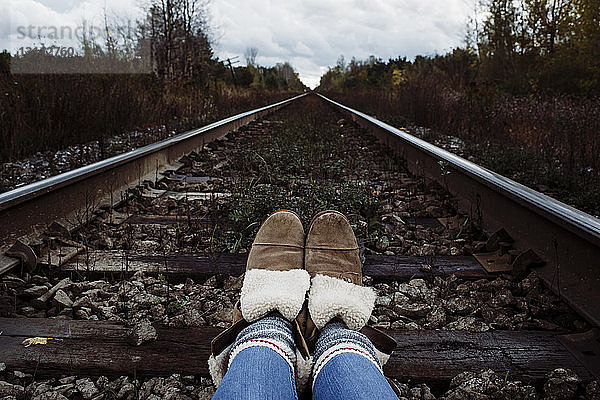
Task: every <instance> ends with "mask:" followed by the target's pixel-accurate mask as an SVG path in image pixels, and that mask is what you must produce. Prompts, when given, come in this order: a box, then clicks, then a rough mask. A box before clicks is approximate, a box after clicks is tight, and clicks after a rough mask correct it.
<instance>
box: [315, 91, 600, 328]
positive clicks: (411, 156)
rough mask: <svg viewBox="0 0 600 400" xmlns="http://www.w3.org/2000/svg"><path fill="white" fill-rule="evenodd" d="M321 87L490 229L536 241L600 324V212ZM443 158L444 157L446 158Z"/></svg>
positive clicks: (558, 284) (576, 303) (551, 270)
mask: <svg viewBox="0 0 600 400" xmlns="http://www.w3.org/2000/svg"><path fill="white" fill-rule="evenodd" d="M317 95H318V96H319V97H320V98H321V99H323V100H324V101H326V102H328V103H329V104H330V105H332V106H334V107H336V108H337V109H340V110H342V111H343V112H345V113H346V114H347V115H349V116H350V117H351V118H352V119H353V120H354V121H356V122H358V123H359V124H360V125H362V126H363V127H365V128H367V129H369V130H370V131H371V132H372V133H373V134H374V135H375V136H376V137H378V138H379V139H380V140H381V141H382V142H384V143H386V144H387V145H388V146H389V147H390V148H391V149H392V150H393V151H394V152H395V153H396V154H397V155H398V156H400V157H402V158H403V159H404V160H406V162H407V165H408V167H409V169H410V170H411V171H412V172H413V173H414V174H416V175H424V176H427V177H429V178H432V179H434V180H436V181H437V182H439V183H440V184H441V185H442V186H444V187H445V188H446V189H447V190H448V191H449V192H450V193H451V194H453V195H454V196H456V197H457V198H458V200H459V208H460V209H461V210H462V211H464V212H466V213H467V214H468V215H470V216H471V217H472V218H474V219H476V220H478V221H480V222H481V223H482V225H483V227H484V228H485V229H486V230H487V231H489V232H492V231H495V230H497V229H500V228H504V229H506V230H507V231H508V233H509V234H510V235H511V236H512V237H513V238H514V239H515V247H516V248H518V249H521V250H525V249H528V248H531V249H533V250H534V251H535V252H536V253H537V254H538V255H539V256H540V257H542V259H544V260H545V261H546V265H545V266H543V267H541V268H537V272H538V274H539V276H540V277H541V278H542V279H543V280H544V281H545V282H546V283H547V284H548V285H549V286H550V287H551V288H552V289H553V290H554V291H555V292H556V293H557V294H558V295H560V296H561V297H562V298H563V299H564V300H565V301H566V302H567V303H569V304H570V305H571V306H572V307H573V308H575V309H576V310H577V311H578V312H579V313H580V314H581V315H582V316H584V317H585V318H586V319H587V320H588V321H589V322H591V323H592V324H593V325H595V326H600V220H599V219H597V218H595V217H593V216H592V215H589V214H587V213H584V212H582V211H580V210H577V209H575V208H573V207H571V206H569V205H567V204H564V203H562V202H560V201H558V200H556V199H553V198H551V197H549V196H546V195H544V194H542V193H539V192H537V191H535V190H533V189H531V188H528V187H526V186H524V185H521V184H520V183H517V182H515V181H513V180H511V179H509V178H506V177H504V176H502V175H500V174H497V173H495V172H493V171H490V170H488V169H486V168H483V167H481V166H479V165H476V164H474V163H472V162H470V161H468V160H465V159H464V158H461V157H459V156H457V155H455V154H452V153H450V152H448V151H446V150H444V149H441V148H439V147H437V146H434V145H432V144H430V143H427V142H426V141H424V140H421V139H419V138H416V137H414V136H412V135H410V134H408V133H407V132H405V131H403V130H402V129H398V128H395V127H393V126H391V125H388V124H386V123H384V122H382V121H379V120H377V119H376V118H373V117H371V116H369V115H367V114H365V113H362V112H360V111H357V110H355V109H352V108H350V107H348V106H345V105H343V104H340V103H338V102H336V101H334V100H331V99H329V98H327V97H325V96H323V95H322V94H319V93H317ZM440 162H441V164H440Z"/></svg>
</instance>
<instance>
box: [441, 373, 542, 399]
mask: <svg viewBox="0 0 600 400" xmlns="http://www.w3.org/2000/svg"><path fill="white" fill-rule="evenodd" d="M442 399H444V400H485V399H495V400H505V399H506V400H509V399H532V400H533V399H537V394H536V391H535V387H533V386H531V385H526V384H523V383H522V382H521V381H507V380H506V379H505V377H504V376H501V375H500V374H497V373H496V372H494V371H493V370H491V369H488V370H483V371H481V372H479V373H475V372H463V373H462V374H459V375H457V376H455V377H454V378H453V379H452V381H451V382H450V390H449V391H448V392H447V393H446V395H445V397H442Z"/></svg>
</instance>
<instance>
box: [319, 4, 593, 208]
mask: <svg viewBox="0 0 600 400" xmlns="http://www.w3.org/2000/svg"><path fill="white" fill-rule="evenodd" d="M474 14H475V15H474V17H473V18H472V20H471V23H470V24H469V27H468V29H467V37H466V41H465V42H466V43H465V45H464V46H463V47H462V48H457V49H454V50H453V51H452V52H450V53H448V54H444V55H436V56H431V57H423V56H418V57H416V58H415V59H414V60H412V61H411V60H407V59H406V58H397V59H390V60H387V61H384V60H381V59H377V58H375V57H370V58H369V59H367V60H363V61H361V60H356V59H354V58H353V59H352V60H351V61H349V62H346V60H345V59H344V58H343V57H340V59H339V60H338V62H337V65H335V66H334V67H331V68H330V69H329V70H328V72H327V73H325V74H324V75H323V76H322V78H321V82H320V86H319V87H318V89H317V90H319V91H321V92H323V93H326V94H328V95H330V96H331V97H333V98H335V99H337V100H338V101H341V102H343V103H344V104H348V105H350V106H352V107H355V108H357V109H358V110H360V111H363V112H367V113H370V114H372V115H376V116H377V117H378V118H380V119H383V120H386V121H387V122H390V123H391V124H393V125H395V126H410V125H418V126H424V127H428V128H431V129H432V131H431V132H428V133H427V135H428V137H426V139H428V140H431V141H434V142H435V141H436V140H440V139H442V136H443V135H451V136H455V137H458V138H460V139H461V140H462V141H463V142H464V144H463V146H462V150H463V151H464V154H465V155H467V156H469V158H471V159H473V160H474V161H476V162H478V163H481V164H483V165H485V166H487V167H489V168H491V169H493V170H494V171H496V172H499V173H501V174H504V175H507V176H509V177H512V178H513V179H516V180H518V181H519V182H521V183H524V184H526V185H529V186H531V187H534V188H540V187H542V188H544V187H549V188H550V192H551V194H553V195H556V197H558V198H560V199H562V200H563V201H566V202H568V203H569V204H572V205H575V206H576V207H579V208H582V209H584V210H587V211H588V212H591V213H594V214H595V215H600V207H599V206H598V204H600V174H599V171H600V157H599V154H600V135H599V132H600V97H599V95H600V2H598V1H597V0H571V1H566V0H514V1H513V0H490V1H485V2H482V3H478V6H477V8H476V10H475V13H474Z"/></svg>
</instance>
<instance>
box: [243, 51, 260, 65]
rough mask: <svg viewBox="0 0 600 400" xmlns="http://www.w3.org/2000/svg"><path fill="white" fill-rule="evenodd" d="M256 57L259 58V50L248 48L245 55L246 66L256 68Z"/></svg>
mask: <svg viewBox="0 0 600 400" xmlns="http://www.w3.org/2000/svg"><path fill="white" fill-rule="evenodd" d="M256 56H258V49H257V48H256V47H248V48H247V49H246V52H245V53H244V57H245V58H246V65H247V66H249V67H255V66H256Z"/></svg>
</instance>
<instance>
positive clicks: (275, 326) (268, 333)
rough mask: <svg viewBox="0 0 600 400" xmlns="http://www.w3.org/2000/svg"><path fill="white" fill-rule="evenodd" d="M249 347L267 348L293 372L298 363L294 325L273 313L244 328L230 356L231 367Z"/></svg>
mask: <svg viewBox="0 0 600 400" xmlns="http://www.w3.org/2000/svg"><path fill="white" fill-rule="evenodd" d="M249 347H267V348H269V349H271V350H273V351H275V352H276V353H277V354H279V355H280V356H281V357H283V359H284V360H285V361H286V362H287V363H288V364H289V366H290V368H291V370H292V372H293V371H294V364H295V363H296V344H295V343H294V335H293V333H292V323H291V322H289V321H288V320H286V319H285V318H283V317H282V316H281V314H279V313H272V314H269V315H267V316H266V317H264V318H261V319H259V320H258V321H256V322H254V323H253V324H251V325H249V326H247V327H246V328H244V329H243V330H242V331H241V332H240V333H239V334H238V336H237V338H236V340H235V344H234V345H233V347H232V349H231V353H230V355H229V365H228V366H227V368H229V367H230V366H231V363H232V362H233V359H234V358H235V356H237V355H238V354H239V353H240V352H241V351H243V350H245V349H247V348H249Z"/></svg>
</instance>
